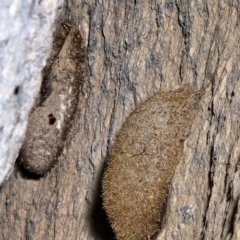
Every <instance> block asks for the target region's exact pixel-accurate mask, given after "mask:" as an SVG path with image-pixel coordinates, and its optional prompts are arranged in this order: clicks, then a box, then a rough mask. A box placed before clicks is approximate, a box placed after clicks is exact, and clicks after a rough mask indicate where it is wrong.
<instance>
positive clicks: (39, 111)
mask: <svg viewBox="0 0 240 240" xmlns="http://www.w3.org/2000/svg"><path fill="white" fill-rule="evenodd" d="M84 62H85V49H84V46H83V38H82V36H81V34H80V31H79V29H78V27H77V26H75V25H74V24H73V23H70V22H66V23H62V24H59V25H58V26H57V27H56V30H55V32H54V34H53V44H52V50H51V53H50V56H49V58H48V60H47V63H46V66H45V67H44V69H43V71H42V79H43V80H42V85H41V88H40V92H39V94H38V96H37V98H36V101H35V104H34V106H33V108H32V110H31V112H30V115H29V118H28V125H27V129H26V134H25V139H24V142H23V145H22V148H21V149H20V152H19V157H18V159H19V161H20V163H21V164H23V166H24V167H25V169H27V170H28V171H30V172H33V173H36V174H38V175H43V174H44V173H46V172H47V171H48V170H49V169H51V167H52V166H53V165H54V163H55V162H56V161H57V158H58V157H59V155H60V154H61V152H62V149H63V146H64V141H65V140H66V138H67V134H68V132H69V130H70V128H71V125H72V122H73V119H74V114H75V112H76V108H77V103H78V95H79V91H80V89H81V87H82V84H83V78H84Z"/></svg>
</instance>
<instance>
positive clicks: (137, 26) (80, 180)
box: [0, 0, 240, 240]
mask: <svg viewBox="0 0 240 240" xmlns="http://www.w3.org/2000/svg"><path fill="white" fill-rule="evenodd" d="M239 9H240V3H239V1H229V2H226V1H218V2H216V1H200V2H199V1H198V2H195V1H180V0H176V1H171V0H168V1H96V2H95V1H87V2H85V1H80V0H72V1H65V3H64V7H63V10H62V12H61V14H60V17H59V20H58V21H59V22H62V21H64V20H66V19H68V20H71V21H72V22H74V23H75V24H76V25H77V26H79V30H80V32H81V34H82V36H83V37H84V39H85V40H84V41H85V46H86V48H87V59H86V61H87V69H86V72H87V76H86V77H85V79H84V81H85V82H84V84H83V87H82V90H81V92H80V96H79V103H78V107H77V113H76V118H75V120H74V124H73V127H72V129H71V132H70V134H69V137H68V139H67V141H66V142H65V147H64V149H63V153H62V155H61V156H60V157H59V158H58V162H57V164H56V165H55V167H54V168H53V169H52V170H51V171H50V172H49V173H48V174H46V175H45V176H43V177H41V178H37V177H35V176H33V175H31V174H29V173H27V172H26V171H24V170H23V169H22V168H21V167H19V166H18V165H17V164H16V166H15V170H14V173H13V174H12V175H11V176H10V178H9V179H8V180H7V181H6V182H5V183H4V185H3V187H2V189H1V193H0V209H1V211H0V217H1V221H0V229H1V235H0V236H1V237H0V238H1V239H4V240H6V239H71V240H72V239H81V240H82V239H113V234H112V233H111V230H110V227H109V224H108V222H107V220H106V216H105V213H104V212H103V210H102V204H101V197H100V195H101V178H102V172H103V168H104V163H105V161H106V158H107V154H108V151H109V149H110V148H111V146H112V144H113V140H114V137H115V135H116V132H117V131H118V130H119V129H120V128H121V126H122V124H123V122H124V121H125V119H126V118H127V116H128V115H129V114H130V113H131V112H132V111H133V110H134V109H135V107H136V106H137V105H138V104H139V103H141V102H143V101H144V100H146V99H148V98H149V97H150V96H152V95H153V94H154V93H156V92H158V91H160V90H163V89H168V90H171V89H174V88H176V87H177V86H179V85H181V84H183V83H191V84H192V85H193V86H195V88H197V89H205V88H206V89H207V90H206V93H205V95H204V97H203V98H202V100H201V102H200V106H201V107H200V110H199V111H198V113H197V116H196V119H195V121H194V123H193V126H192V133H191V135H190V136H189V137H188V138H187V140H186V141H185V143H184V157H183V159H182V161H181V162H180V164H179V165H178V167H177V169H176V172H175V175H174V178H173V181H172V185H171V189H170V192H169V196H168V204H167V208H166V215H165V222H166V224H165V226H164V227H163V228H162V230H161V231H160V233H159V236H158V239H174V240H176V239H189V240H192V239H204V240H205V239H214V240H218V239H240V230H239V229H240V220H239V219H240V198H239V196H240V188H239V186H240V172H239V171H240V169H239V166H240V161H239V159H240V147H239V146H240V145H239V144H240V140H239V135H240V131H239V125H240V121H239V119H240V118H239V117H240V107H239V101H240V81H239V74H240V70H239V63H238V58H239V54H240V49H239V37H240V31H239V16H240V13H239Z"/></svg>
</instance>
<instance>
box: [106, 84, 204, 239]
mask: <svg viewBox="0 0 240 240" xmlns="http://www.w3.org/2000/svg"><path fill="white" fill-rule="evenodd" d="M202 95H203V91H199V90H197V89H195V88H194V87H192V86H191V84H184V85H182V86H180V87H179V88H177V89H176V90H174V91H160V92H158V93H156V94H154V95H153V96H152V97H150V98H149V99H148V100H146V101H145V102H143V103H141V104H139V105H138V106H137V107H136V109H135V110H134V111H133V112H132V113H131V114H130V116H129V117H128V118H127V119H126V121H125V122H124V124H123V126H122V128H121V129H120V131H119V132H118V133H117V134H116V137H115V140H114V144H113V147H112V148H111V150H110V151H109V156H108V161H107V166H106V170H105V172H104V175H103V179H102V198H103V208H104V209H105V211H106V214H107V216H108V219H109V222H110V224H111V226H112V229H113V231H114V233H115V235H116V238H117V239H118V240H130V239H131V240H146V239H150V238H151V236H153V235H155V233H156V232H157V231H159V229H160V228H161V227H163V221H162V220H163V217H164V213H165V207H166V201H167V197H166V196H167V194H168V189H169V185H170V183H171V181H172V177H173V175H174V172H175V169H176V166H177V165H178V163H179V162H180V160H181V159H182V157H183V147H184V141H185V139H186V138H187V137H188V136H189V135H190V133H191V126H192V123H193V121H194V116H195V115H196V113H197V111H198V105H199V100H200V99H201V96H202Z"/></svg>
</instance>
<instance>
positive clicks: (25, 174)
mask: <svg viewBox="0 0 240 240" xmlns="http://www.w3.org/2000/svg"><path fill="white" fill-rule="evenodd" d="M14 168H15V169H14V171H17V172H19V173H20V176H21V177H22V178H23V179H32V180H36V181H37V180H39V179H40V178H41V177H44V175H43V176H40V175H37V174H36V173H33V172H29V171H28V170H26V169H25V168H24V167H23V165H22V164H21V163H19V160H18V159H17V160H16V162H15V166H14Z"/></svg>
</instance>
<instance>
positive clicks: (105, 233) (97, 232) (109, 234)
mask: <svg viewBox="0 0 240 240" xmlns="http://www.w3.org/2000/svg"><path fill="white" fill-rule="evenodd" d="M99 172H100V174H98V176H96V179H95V183H96V184H95V191H93V192H94V196H93V203H92V208H91V209H90V210H89V215H88V221H89V224H90V226H91V232H92V234H93V236H94V239H97V240H114V239H116V237H115V235H114V233H113V231H112V228H111V226H110V223H109V221H108V219H107V215H106V212H105V211H104V209H103V204H102V197H101V193H102V184H101V181H102V176H103V172H104V168H102V169H101V170H100V171H99Z"/></svg>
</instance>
